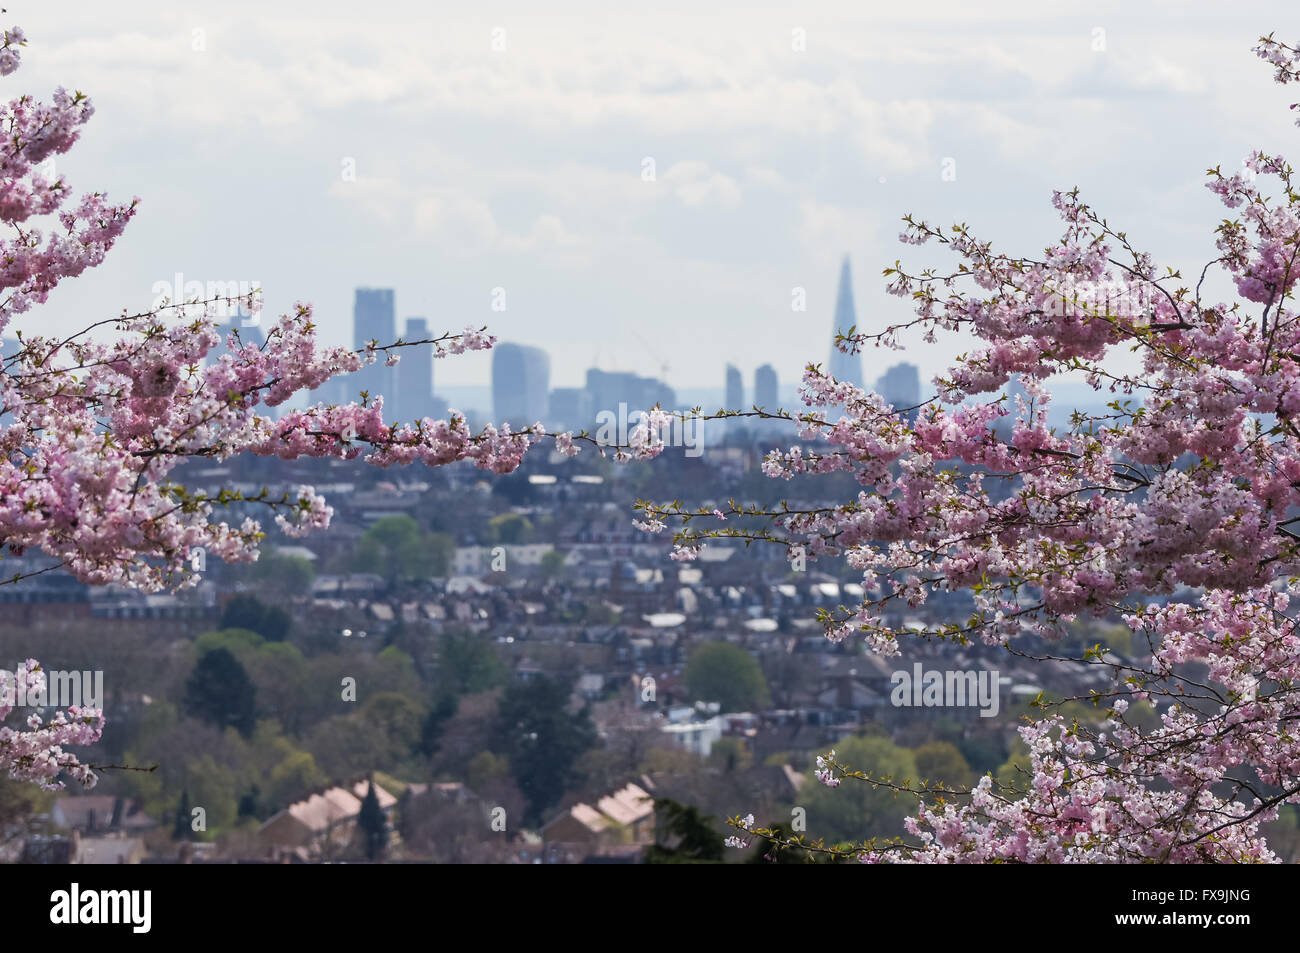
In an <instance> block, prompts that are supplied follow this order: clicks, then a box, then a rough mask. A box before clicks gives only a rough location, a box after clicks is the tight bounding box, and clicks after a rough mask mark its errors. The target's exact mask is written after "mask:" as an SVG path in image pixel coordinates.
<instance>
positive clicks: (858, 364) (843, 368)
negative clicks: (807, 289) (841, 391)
mask: <svg viewBox="0 0 1300 953" xmlns="http://www.w3.org/2000/svg"><path fill="white" fill-rule="evenodd" d="M857 323H858V317H857V314H856V312H855V311H854V310H853V279H852V276H851V275H850V274H849V256H848V255H845V256H844V263H843V264H842V265H840V290H839V292H838V293H837V294H836V296H835V323H834V324H833V325H832V326H831V361H830V365H829V368H828V369H829V371H830V375H831V377H833V378H835V379H836V380H837V381H840V382H842V383H845V384H853V385H854V386H855V387H861V386H862V355H861V354H845V353H844V352H843V351H841V350H840V349H839V348H838V347H836V346H835V335H836V334H837V333H839V332H841V331H842V332H844V333H845V334H847V333H848V331H849V328H852V327H856V326H857Z"/></svg>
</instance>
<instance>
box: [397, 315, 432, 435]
mask: <svg viewBox="0 0 1300 953" xmlns="http://www.w3.org/2000/svg"><path fill="white" fill-rule="evenodd" d="M429 337H430V335H429V322H428V321H426V320H425V319H424V318H407V319H406V333H405V334H403V335H402V339H403V340H404V341H427V340H428V339H429ZM401 356H402V359H401V361H400V362H398V365H397V367H396V368H394V370H396V371H397V394H396V398H397V407H396V414H395V416H396V418H397V419H398V420H400V421H402V422H404V423H410V422H412V421H415V420H419V419H421V418H422V417H432V416H434V406H433V350H432V348H431V347H430V346H429V345H427V344H425V345H422V346H420V347H406V348H402V351H401Z"/></svg>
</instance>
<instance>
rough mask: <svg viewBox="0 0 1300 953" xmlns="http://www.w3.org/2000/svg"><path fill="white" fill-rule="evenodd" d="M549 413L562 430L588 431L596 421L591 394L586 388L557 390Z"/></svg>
mask: <svg viewBox="0 0 1300 953" xmlns="http://www.w3.org/2000/svg"><path fill="white" fill-rule="evenodd" d="M547 413H548V414H549V415H550V419H551V420H552V421H554V422H555V425H556V426H557V427H558V428H559V429H560V430H586V429H587V428H589V427H590V426H591V424H592V421H594V420H595V419H596V412H595V410H594V409H593V408H592V405H591V392H590V391H588V390H587V389H586V388H585V387H557V388H555V389H554V390H553V391H551V401H550V406H549V407H548V408H547Z"/></svg>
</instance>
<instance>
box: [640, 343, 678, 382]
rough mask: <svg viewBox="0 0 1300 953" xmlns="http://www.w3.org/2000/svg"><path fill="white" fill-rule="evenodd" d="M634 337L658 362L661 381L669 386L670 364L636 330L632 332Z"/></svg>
mask: <svg viewBox="0 0 1300 953" xmlns="http://www.w3.org/2000/svg"><path fill="white" fill-rule="evenodd" d="M632 336H633V337H634V338H636V339H637V340H638V341H640V342H641V346H642V347H644V348H645V349H646V353H648V354H649V355H650V356H651V357H653V358H654V359H655V360H656V361H658V362H659V379H660V380H661V381H663V382H664V383H665V384H667V383H668V371H669V370H671V368H670V367H669V366H668V362H667V361H665V360H664V359H663V357H662V356H661V355H660V354H659V353H658V352H657V351H656V350H655V349H654V348H652V347H651V346H650V342H649V341H647V340H646V339H645V338H643V337H642V336H641V335H640V334H638V333H637V332H636V331H635V330H634V331H633V332H632Z"/></svg>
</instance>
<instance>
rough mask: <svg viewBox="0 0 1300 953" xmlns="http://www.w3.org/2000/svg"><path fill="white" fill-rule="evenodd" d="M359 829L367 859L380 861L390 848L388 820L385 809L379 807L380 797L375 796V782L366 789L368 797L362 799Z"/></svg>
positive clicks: (358, 820) (358, 818) (358, 817)
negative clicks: (385, 850)
mask: <svg viewBox="0 0 1300 953" xmlns="http://www.w3.org/2000/svg"><path fill="white" fill-rule="evenodd" d="M357 827H358V829H359V830H360V832H361V836H362V840H363V843H364V845H365V849H366V857H368V858H369V859H370V860H378V859H379V858H380V857H381V856H383V853H384V848H385V847H387V846H388V818H386V817H384V811H383V808H381V807H380V806H379V796H378V795H377V794H375V782H374V781H373V780H372V781H371V782H370V784H369V786H368V787H367V788H366V796H365V797H364V798H362V799H361V813H360V814H359V815H358V816H357Z"/></svg>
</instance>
